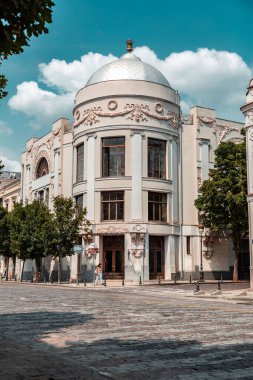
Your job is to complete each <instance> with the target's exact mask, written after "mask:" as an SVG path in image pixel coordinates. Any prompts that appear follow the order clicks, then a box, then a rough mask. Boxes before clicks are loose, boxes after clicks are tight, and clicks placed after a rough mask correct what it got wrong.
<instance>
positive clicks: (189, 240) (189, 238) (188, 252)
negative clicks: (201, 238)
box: [186, 236, 191, 255]
mask: <svg viewBox="0 0 253 380" xmlns="http://www.w3.org/2000/svg"><path fill="white" fill-rule="evenodd" d="M186 253H187V255H190V254H191V237H190V236H186Z"/></svg>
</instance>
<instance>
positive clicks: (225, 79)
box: [9, 46, 252, 126]
mask: <svg viewBox="0 0 253 380" xmlns="http://www.w3.org/2000/svg"><path fill="white" fill-rule="evenodd" d="M135 54H136V55H138V56H139V57H140V58H141V59H142V60H143V61H144V62H147V63H149V64H151V65H153V66H155V67H156V68H157V69H158V70H160V71H161V72H162V73H163V74H164V75H165V76H166V78H167V79H168V81H169V82H170V83H171V85H172V87H173V88H175V89H177V90H179V93H180V96H181V99H182V108H183V112H188V111H189V108H190V107H192V106H193V105H200V106H206V107H211V108H215V109H216V110H217V115H218V116H219V117H226V118H231V119H233V118H235V119H238V118H240V115H241V114H240V111H239V107H240V106H241V105H242V104H243V102H244V94H245V90H246V86H247V84H248V81H249V79H250V78H251V76H252V71H251V70H250V68H249V67H248V66H247V65H246V63H245V62H244V61H243V59H242V58H241V57H240V56H239V55H238V54H236V53H230V52H226V51H216V50H209V49H207V48H202V49H198V50H197V51H183V52H180V53H172V54H170V55H169V56H168V57H166V58H165V59H159V58H158V57H157V56H156V54H155V53H154V52H153V51H152V50H150V49H149V48H148V47H146V46H143V47H139V48H136V49H135ZM115 59H116V57H114V56H113V55H111V54H109V55H108V56H104V55H101V54H98V53H88V54H86V55H84V56H82V57H81V59H80V60H79V61H78V60H75V61H73V62H69V63H67V62H66V61H63V60H62V61H61V60H58V59H53V60H52V61H51V62H49V63H48V64H45V63H42V64H40V65H39V70H40V81H42V82H43V83H44V84H46V86H47V87H48V90H43V89H41V88H40V87H39V86H38V83H36V82H23V83H21V84H19V85H18V86H17V94H16V95H14V96H13V97H12V98H11V99H10V100H9V106H10V108H11V109H13V110H16V111H20V112H23V113H25V114H27V115H28V116H30V117H31V118H32V120H33V123H34V124H35V125H39V126H45V123H46V124H47V125H48V124H49V125H50V124H51V123H52V122H53V121H54V120H55V119H57V118H59V117H60V116H67V117H70V115H71V111H72V108H73V99H74V96H75V93H76V91H78V90H79V89H80V88H82V87H83V86H84V85H85V83H86V81H87V80H88V78H89V77H90V76H91V75H92V74H93V72H95V71H96V70H97V69H99V67H101V66H103V65H104V64H106V63H108V62H111V61H113V60H115Z"/></svg>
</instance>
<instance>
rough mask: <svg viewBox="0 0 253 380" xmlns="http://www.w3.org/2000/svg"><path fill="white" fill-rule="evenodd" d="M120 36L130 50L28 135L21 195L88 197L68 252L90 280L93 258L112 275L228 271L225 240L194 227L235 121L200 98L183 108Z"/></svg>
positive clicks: (71, 264)
mask: <svg viewBox="0 0 253 380" xmlns="http://www.w3.org/2000/svg"><path fill="white" fill-rule="evenodd" d="M127 42H128V45H127V53H126V54H124V55H123V56H122V57H121V58H120V59H118V60H116V61H114V62H111V63H109V64H107V65H105V66H103V67H101V68H100V69H99V70H97V71H96V72H95V73H94V74H93V75H92V76H91V78H90V79H89V80H88V82H87V83H86V85H85V87H83V88H82V89H80V90H79V91H78V93H77V94H76V97H75V106H74V110H73V115H74V122H73V125H70V124H69V122H68V121H67V120H66V119H60V120H58V121H57V122H56V123H54V125H53V131H52V132H51V133H49V134H48V135H47V136H44V137H43V138H42V139H38V140H37V139H32V140H30V141H28V143H27V149H26V152H25V153H24V154H23V155H22V165H23V166H22V167H23V176H22V177H23V182H22V194H23V197H22V198H23V200H26V199H27V200H28V201H31V200H32V199H34V198H36V197H39V198H40V199H42V200H44V201H46V202H47V203H48V205H49V207H50V206H51V203H52V199H53V197H54V196H56V195H58V194H62V195H64V196H72V197H73V198H74V199H75V200H76V202H77V203H78V204H79V205H81V206H83V207H87V211H88V219H89V220H90V222H91V224H92V229H93V233H94V242H93V243H92V245H91V247H85V249H84V253H83V254H82V255H75V256H72V257H70V258H69V259H68V260H66V263H65V264H66V265H65V269H66V273H67V272H69V271H70V273H71V275H70V277H71V278H73V279H74V278H75V277H76V273H78V272H80V273H81V278H82V279H85V280H86V281H92V279H93V275H94V262H95V263H99V262H101V263H102V267H103V272H104V273H105V275H106V277H107V279H112V280H113V279H115V280H116V279H118V280H119V279H125V280H126V281H127V280H128V281H139V279H140V277H141V279H142V281H143V279H144V280H152V279H159V278H160V279H167V280H170V279H174V278H175V276H177V278H185V279H189V278H190V276H191V278H192V279H194V278H196V279H198V278H199V274H200V271H201V269H202V270H203V272H204V273H205V278H220V275H221V274H222V275H223V278H226V277H227V278H229V277H230V275H231V274H232V267H231V265H232V263H233V257H232V256H233V255H232V254H231V250H230V248H229V244H228V242H227V241H225V242H224V241H222V237H217V238H215V237H210V236H209V235H208V233H207V232H206V231H204V232H203V233H202V231H199V228H198V224H199V222H198V213H197V210H196V208H195V206H194V200H195V199H196V198H197V197H198V189H199V187H200V185H201V183H202V181H203V180H204V179H207V178H208V171H209V168H212V167H213V161H214V154H213V152H214V150H215V148H216V147H217V145H218V144H219V143H220V142H221V141H226V140H230V141H231V140H232V141H239V140H240V139H241V135H240V129H241V128H242V124H241V123H236V122H233V121H228V120H223V119H218V118H216V114H215V111H214V110H212V109H209V108H203V107H194V108H192V109H191V113H190V115H187V116H182V115H181V109H180V98H179V95H178V93H177V91H175V90H174V89H173V88H172V87H171V85H170V84H169V82H168V80H167V79H166V78H165V77H164V75H163V74H162V73H161V72H160V71H158V70H157V69H156V68H154V67H153V66H151V65H149V64H147V63H145V62H142V61H141V60H140V59H139V58H138V57H137V56H136V55H135V54H134V52H133V49H132V41H131V40H128V41H127ZM42 159H44V160H43V162H42ZM42 163H43V165H44V166H43V167H44V168H45V170H46V171H45V173H44V172H43V173H42V172H41V166H42ZM46 163H47V164H46ZM39 169H40V172H38V170H39ZM36 173H37V174H36ZM80 243H82V242H81V241H80ZM93 252H97V253H96V254H94V255H93V254H92V253H93ZM27 265H28V264H27ZM29 270H31V268H30V269H29V268H27V272H29ZM44 270H45V271H46V269H45V268H44Z"/></svg>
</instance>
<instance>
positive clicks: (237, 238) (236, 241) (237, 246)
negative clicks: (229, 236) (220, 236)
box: [233, 230, 241, 282]
mask: <svg viewBox="0 0 253 380" xmlns="http://www.w3.org/2000/svg"><path fill="white" fill-rule="evenodd" d="M233 245H234V252H235V258H234V271H233V281H234V282H237V281H238V264H239V255H240V252H241V234H240V231H238V230H237V231H235V232H234V234H233Z"/></svg>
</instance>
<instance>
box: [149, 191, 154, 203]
mask: <svg viewBox="0 0 253 380" xmlns="http://www.w3.org/2000/svg"><path fill="white" fill-rule="evenodd" d="M153 198H154V193H151V192H149V193H148V200H149V201H152V200H153Z"/></svg>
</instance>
